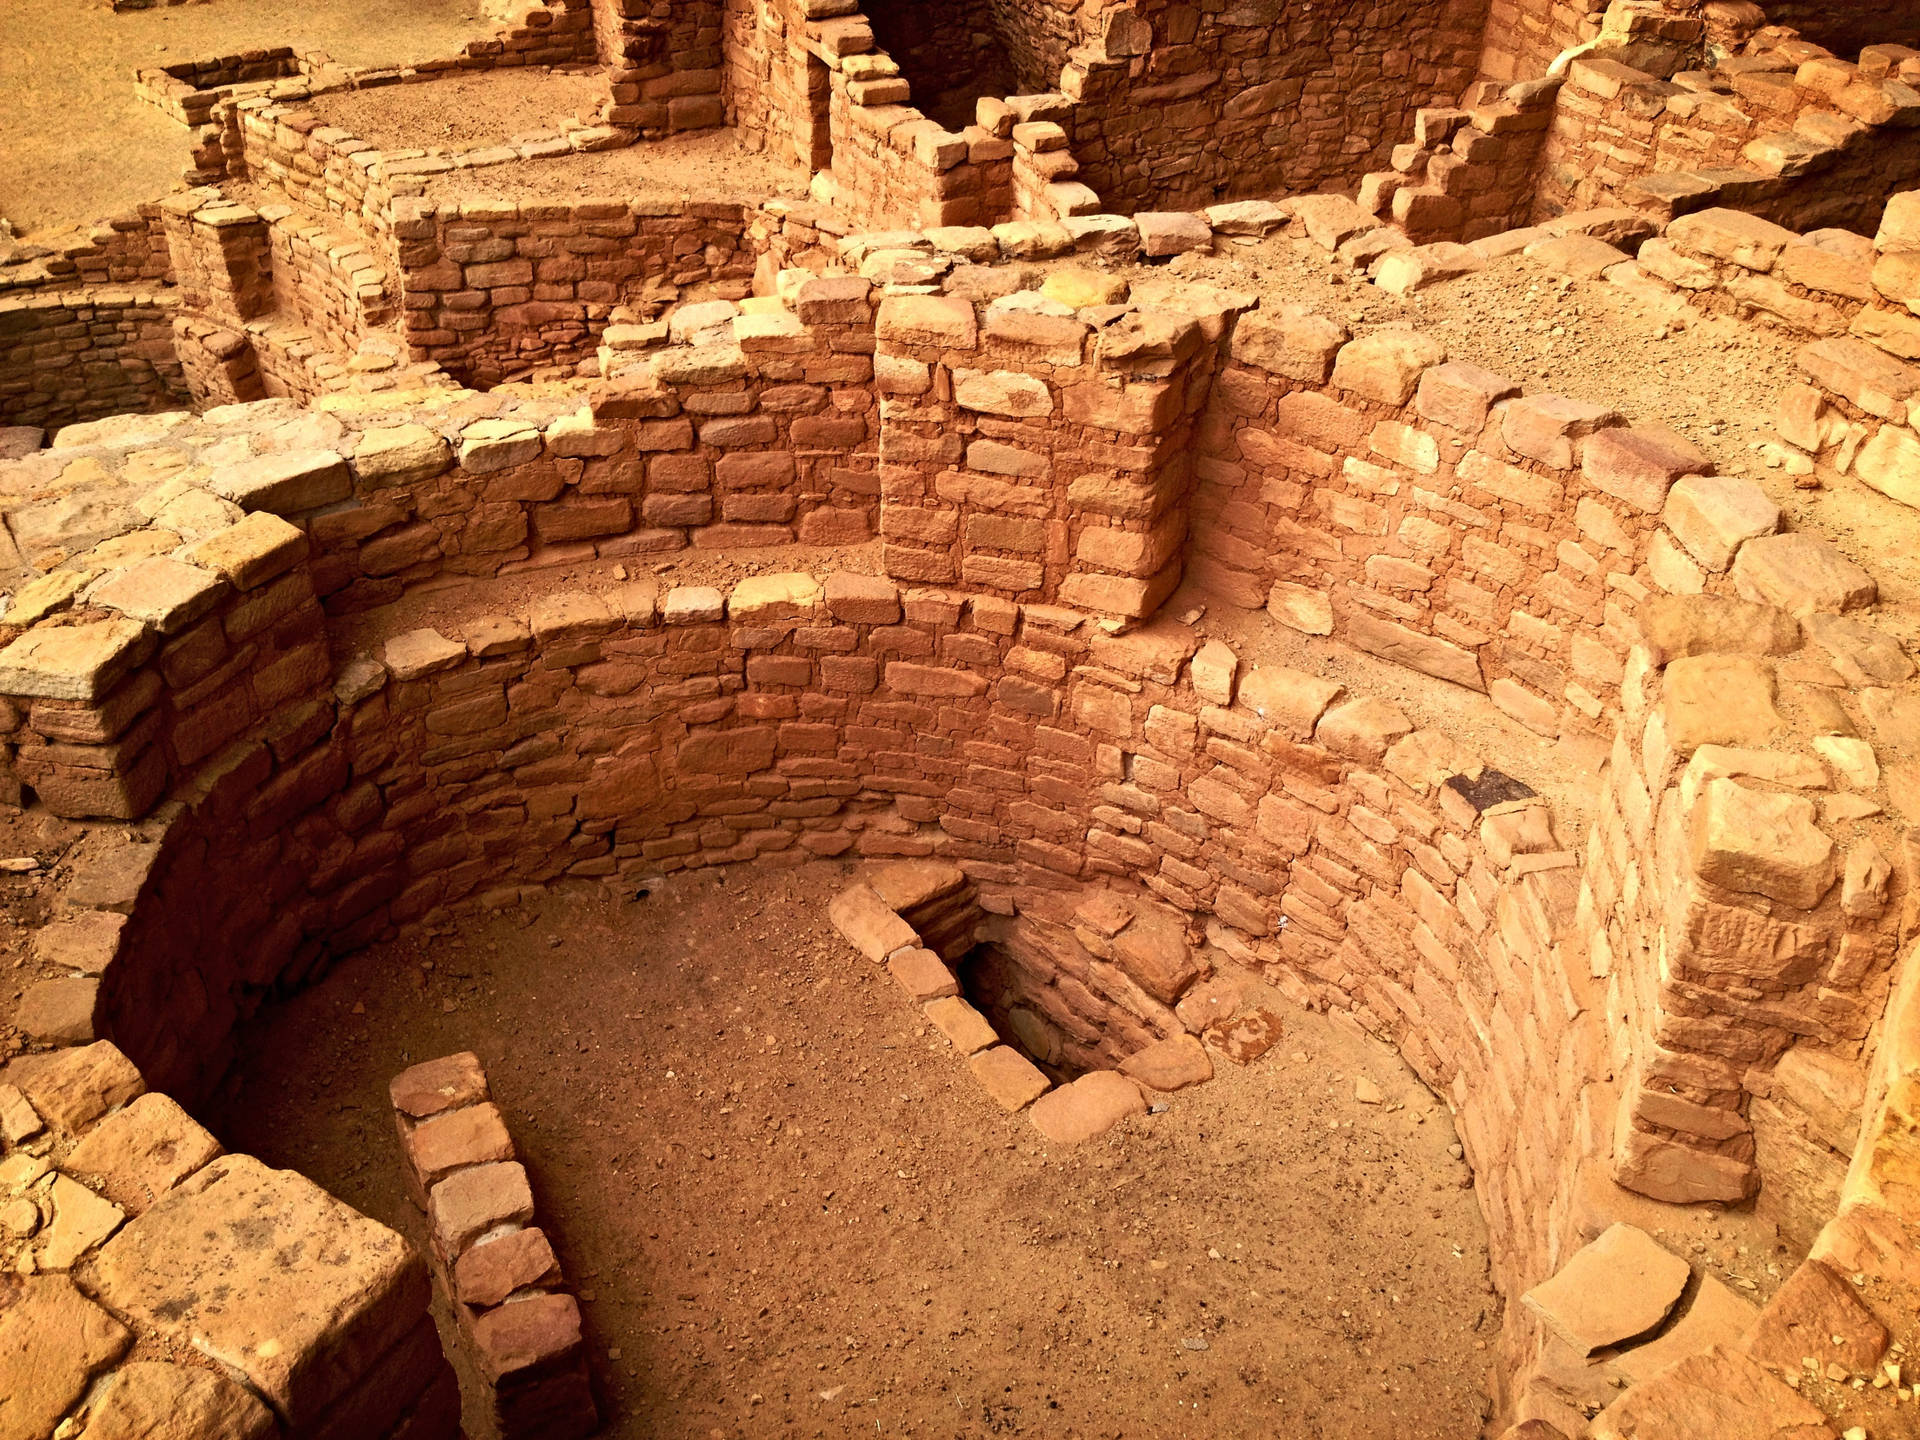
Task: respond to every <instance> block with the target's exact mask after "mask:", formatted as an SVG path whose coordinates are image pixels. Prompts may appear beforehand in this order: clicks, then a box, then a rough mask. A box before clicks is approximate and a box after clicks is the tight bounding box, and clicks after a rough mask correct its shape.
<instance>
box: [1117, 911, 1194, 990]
mask: <svg viewBox="0 0 1920 1440" xmlns="http://www.w3.org/2000/svg"><path fill="white" fill-rule="evenodd" d="M1113 958H1114V961H1115V963H1117V964H1118V965H1119V966H1120V968H1121V969H1122V970H1124V971H1126V972H1127V974H1128V976H1129V977H1130V978H1131V979H1132V980H1133V982H1134V983H1135V984H1136V985H1138V986H1139V987H1140V988H1141V989H1142V990H1144V991H1146V992H1147V993H1148V994H1149V995H1151V996H1152V997H1153V998H1154V999H1156V1000H1158V1001H1159V1002H1160V1003H1161V1004H1162V1005H1171V1004H1173V1003H1174V1002H1175V1001H1177V1000H1178V999H1179V998H1180V996H1181V995H1182V994H1183V993H1185V991H1186V989H1187V987H1188V986H1189V985H1191V984H1192V983H1193V982H1194V981H1195V980H1197V979H1199V978H1200V976H1201V975H1202V974H1204V973H1205V972H1206V966H1205V965H1204V964H1203V963H1202V962H1201V960H1200V958H1199V957H1198V956H1197V955H1195V954H1194V953H1193V949H1192V947H1191V946H1189V945H1188V944H1187V941H1186V936H1185V935H1183V934H1182V933H1181V925H1180V922H1179V921H1178V920H1176V919H1174V918H1173V917H1171V916H1169V915H1165V914H1162V913H1161V912H1160V911H1159V910H1157V909H1152V908H1147V907H1142V909H1141V911H1140V912H1139V913H1138V914H1137V916H1136V918H1135V920H1134V923H1133V924H1131V925H1129V926H1128V927H1127V928H1126V929H1125V930H1123V931H1121V932H1120V934H1119V935H1118V936H1117V937H1116V938H1115V939H1114V942H1113Z"/></svg>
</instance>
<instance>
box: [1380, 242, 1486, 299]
mask: <svg viewBox="0 0 1920 1440" xmlns="http://www.w3.org/2000/svg"><path fill="white" fill-rule="evenodd" d="M1485 265H1486V261H1484V260H1483V259H1481V258H1480V256H1479V254H1478V253H1477V252H1475V251H1473V250H1471V249H1469V248H1468V247H1467V246H1465V245H1461V244H1459V243H1457V242H1455V241H1452V240H1441V241H1436V242H1435V243H1433V244H1431V245H1410V246H1407V247H1406V248H1404V249H1395V250H1389V251H1388V252H1387V253H1386V254H1384V255H1382V256H1381V257H1380V259H1379V260H1378V261H1377V262H1375V264H1374V267H1373V283H1374V284H1375V285H1377V286H1379V287H1380V288H1381V289H1382V290H1384V291H1386V292H1387V293H1388V294H1389V295H1411V294H1413V293H1414V292H1415V291H1416V290H1425V289H1427V288H1429V287H1430V286H1434V285H1438V284H1440V283H1441V282H1442V281H1445V280H1457V279H1458V278H1459V277H1460V276H1462V275H1471V274H1472V273H1473V272H1474V271H1476V270H1479V269H1482V268H1484V267H1485Z"/></svg>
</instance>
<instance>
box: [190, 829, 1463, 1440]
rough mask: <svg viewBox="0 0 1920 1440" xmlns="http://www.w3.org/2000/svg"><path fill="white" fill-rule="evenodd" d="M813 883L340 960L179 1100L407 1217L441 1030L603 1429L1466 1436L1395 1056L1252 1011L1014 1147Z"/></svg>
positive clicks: (1443, 1141)
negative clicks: (409, 1069) (1235, 1050)
mask: <svg viewBox="0 0 1920 1440" xmlns="http://www.w3.org/2000/svg"><path fill="white" fill-rule="evenodd" d="M847 873H848V867H845V866H842V865H838V864H828V863H819V864H814V865H811V866H808V867H805V868H803V869H800V870H792V871H762V872H759V873H750V872H747V871H744V870H742V869H734V870H731V871H729V872H727V873H725V874H715V873H708V874H705V875H701V876H694V877H679V878H675V879H671V880H668V881H665V882H661V883H658V884H656V885H655V886H654V887H653V889H652V893H651V894H650V895H648V896H647V897H645V898H642V899H639V900H637V901H634V902H631V903H624V904H617V905H616V904H613V903H611V902H609V901H607V900H606V899H604V898H601V897H602V896H603V893H604V892H601V891H599V890H597V889H596V890H593V891H590V892H584V891H583V892H573V893H570V894H568V895H564V896H560V897H555V898H552V899H549V900H548V901H547V902H546V903H545V904H544V905H543V906H542V907H541V908H540V909H539V910H538V911H537V912H535V913H528V914H519V913H516V912H512V911H508V912H502V913H499V914H497V915H495V916H493V917H490V918H487V919H484V920H482V919H476V920H473V921H471V922H467V923H462V924H460V925H459V926H458V928H457V929H452V930H450V932H449V933H446V934H443V935H440V936H437V937H435V938H433V939H431V940H428V941H424V942H406V941H403V942H398V943H395V944H391V945H386V946H381V947H378V948H375V949H373V950H369V951H366V952H364V953H362V954H360V955H357V956H354V957H352V958H350V959H348V960H346V961H344V962H343V963H342V964H341V965H340V966H339V967H338V968H337V969H336V970H335V971H334V972H333V973H332V974H331V975H329V976H328V977H327V979H326V980H324V981H323V982H322V983H321V984H320V985H319V986H317V987H316V988H314V989H312V990H309V991H307V992H305V993H304V994H302V995H301V996H299V997H297V998H296V999H294V1000H292V1001H291V1002H289V1003H287V1004H285V1005H283V1006H281V1007H279V1008H277V1009H275V1010H272V1011H270V1012H268V1013H266V1014H264V1015H262V1016H261V1017H259V1019H258V1020H257V1021H256V1022H255V1024H254V1025H253V1026H252V1028H251V1029H250V1030H249V1032H248V1033H247V1035H246V1038H245V1043H244V1045H243V1059H242V1061H241V1064H240V1066H239V1068H238V1070H237V1072H236V1075H235V1078H234V1080H233V1082H232V1084H231V1086H230V1088H229V1090H228V1092H227V1093H226V1094H225V1095H224V1096H223V1097H222V1098H221V1099H220V1100H219V1101H218V1102H217V1103H216V1105H215V1107H214V1113H213V1114H211V1115H210V1116H209V1119H210V1122H211V1123H212V1124H213V1126H214V1128H215V1129H216V1130H217V1131H218V1133H219V1134H220V1135H221V1137H222V1139H223V1140H225V1141H226V1142H227V1143H228V1144H229V1145H230V1146H232V1147H233V1148H235V1149H237V1150H247V1151H252V1152H254V1153H256V1154H258V1155H260V1156H262V1157H263V1158H265V1159H267V1160H268V1161H270V1162H271V1163H274V1164H277V1165H291V1166H294V1167H296V1168H298V1169H300V1170H302V1171H304V1172H305V1173H307V1174H309V1175H311V1176H313V1177H314V1178H315V1179H317V1180H319V1181H320V1182H321V1183H322V1184H324V1185H326V1186H327V1187H328V1188H329V1189H331V1190H333V1191H334V1192H335V1193H336V1194H338V1195H340V1196H341V1197H342V1198H343V1199H345V1200H347V1201H348V1202H349V1203H351V1204H353V1205H356V1206H358V1207H360V1208H362V1209H364V1210H366V1211H367V1212H368V1213H370V1214H372V1215H375V1216H377V1217H378V1218H380V1219H382V1220H385V1221H387V1222H389V1223H392V1224H395V1225H397V1226H398V1227H399V1228H401V1229H402V1230H404V1231H405V1232H406V1233H407V1234H408V1235H409V1236H411V1237H412V1238H413V1239H415V1240H416V1241H419V1240H421V1239H422V1238H423V1230H422V1224H421V1220H420V1217H419V1216H418V1214H417V1213H416V1212H415V1211H414V1210H413V1208H412V1206H411V1204H410V1202H408V1200H407V1199H406V1198H405V1195H404V1193H403V1191H402V1188H401V1183H400V1164H399V1159H398V1156H397V1154H396V1152H395V1145H396V1142H395V1139H394V1136H393V1131H392V1122H391V1120H390V1118H389V1109H388V1104H387V1100H386V1084H387V1081H388V1080H389V1079H390V1078H391V1076H393V1075H394V1074H395V1073H397V1072H398V1071H400V1070H401V1069H403V1068H405V1067H406V1066H407V1065H409V1064H412V1063H414V1062H417V1061H420V1060H423V1059H427V1058H429V1057H432V1056H436V1055H441V1054H445V1053H449V1052H451V1051H455V1050H460V1049H472V1050H474V1051H476V1052H478V1054H479V1055H480V1057H481V1059H482V1060H483V1061H484V1063H485V1064H486V1066H487V1069H488V1072H489V1075H490V1077H491V1080H492V1083H493V1088H494V1092H495V1098H496V1099H497V1100H498V1101H499V1102H500V1104H501V1106H502V1108H503V1109H504V1110H505V1112H506V1114H507V1116H508V1121H509V1124H510V1125H511V1126H512V1128H513V1130H514V1133H515V1137H516V1140H517V1142H518V1143H519V1145H520V1148H521V1150H522V1151H523V1153H524V1155H525V1157H526V1158H527V1160H528V1163H529V1168H530V1169H531V1170H532V1172H533V1175H534V1181H535V1191H536V1195H537V1198H538V1203H539V1205H540V1206H541V1215H542V1219H543V1221H544V1222H545V1223H546V1225H547V1227H548V1228H549V1230H550V1231H552V1232H555V1233H556V1234H557V1238H558V1240H559V1242H560V1244H561V1247H562V1250H563V1259H564V1262H565V1264H566V1267H567V1271H568V1273H569V1275H570V1276H571V1277H573V1280H574V1283H575V1284H576V1285H577V1286H578V1287H579V1288H580V1292H581V1300H582V1305H583V1309H584V1311H585V1314H586V1316H587V1321H588V1325H589V1329H590V1339H591V1344H592V1350H593V1354H594V1357H595V1365H596V1369H597V1371H598V1372H599V1374H600V1376H601V1378H602V1380H603V1381H604V1383H605V1388H606V1394H607V1397H608V1400H609V1402H610V1409H611V1414H612V1423H611V1425H610V1426H609V1428H608V1429H607V1430H606V1431H605V1432H604V1433H606V1434H608V1435H610V1436H617V1437H641V1436H646V1437H678V1436H689V1437H701V1440H706V1437H711V1436H727V1437H731V1436H762V1435H773V1434H795V1435H833V1436H844V1435H853V1434H859V1433H867V1430H866V1427H867V1426H868V1425H872V1427H873V1431H872V1433H874V1434H876V1435H879V1434H884V1435H888V1436H893V1435H939V1436H948V1435H951V1436H956V1437H958V1436H969V1437H970V1436H986V1435H1046V1436H1049V1437H1069V1436H1086V1437H1092V1436H1108V1437H1116V1436H1202V1435H1204V1436H1249V1437H1251V1436H1260V1437H1288V1440H1307V1437H1322V1436H1324V1437H1334V1436H1338V1437H1342V1440H1369V1437H1378V1440H1389V1437H1391V1440H1422V1437H1432V1440H1463V1437H1467V1436H1471V1435H1473V1434H1475V1433H1477V1431H1478V1429H1479V1426H1480V1422H1481V1417H1482V1403H1483V1402H1482V1393H1481V1385H1482V1382H1483V1380H1484V1378H1485V1374H1486V1367H1487V1363H1488V1358H1489V1356H1488V1352H1487V1350H1486V1345H1487V1343H1488V1342H1489V1341H1491V1340H1492V1338H1493V1337H1494V1336H1495V1334H1496V1333H1497V1331H1498V1327H1499V1317H1500V1301H1499V1299H1498V1298H1497V1297H1495V1296H1494V1295H1492V1294H1491V1293H1489V1289H1488V1282H1487V1268H1486V1255H1485V1241H1484V1237H1483V1234H1482V1231H1481V1223H1480V1219H1479V1214H1478V1210H1477V1208H1476V1206H1475V1204H1474V1201H1473V1197H1472V1192H1471V1191H1470V1190H1469V1189H1466V1188H1463V1187H1464V1184H1465V1181H1466V1178H1467V1173H1466V1169H1465V1166H1464V1165H1463V1164H1462V1163H1461V1162H1460V1161H1459V1160H1458V1159H1456V1158H1455V1154H1454V1151H1453V1150H1452V1149H1450V1147H1453V1146H1454V1145H1455V1143H1456V1142H1455V1140H1454V1134H1453V1129H1452V1126H1451V1124H1450V1123H1449V1120H1448V1116H1447V1111H1446V1109H1445V1107H1444V1106H1442V1105H1441V1104H1439V1103H1438V1102H1437V1101H1436V1100H1435V1099H1434V1098H1433V1097H1432V1096H1431V1095H1430V1094H1428V1093H1427V1092H1426V1091H1425V1090H1424V1089H1423V1088H1422V1087H1421V1086H1420V1085H1419V1084H1418V1083H1417V1082H1416V1081H1415V1080H1414V1079H1413V1077H1412V1076H1411V1074H1410V1073H1409V1072H1408V1071H1407V1070H1406V1069H1405V1068H1404V1067H1403V1066H1402V1065H1401V1064H1400V1062H1399V1061H1398V1059H1397V1058H1395V1057H1394V1056H1393V1055H1391V1054H1390V1053H1389V1052H1386V1051H1384V1050H1382V1049H1380V1048H1378V1047H1375V1046H1373V1045H1371V1044H1370V1043H1368V1042H1366V1041H1364V1040H1362V1039H1359V1038H1356V1037H1354V1036H1352V1035H1349V1034H1347V1033H1346V1032H1344V1031H1342V1030H1341V1029H1339V1028H1336V1026H1335V1025H1333V1024H1332V1023H1330V1022H1328V1021H1325V1020H1323V1019H1320V1018H1319V1017H1316V1016H1312V1015H1307V1014H1303V1013H1301V1012H1298V1011H1294V1010H1291V1009H1289V1010H1288V1011H1287V1012H1286V1014H1287V1027H1288V1028H1287V1033H1286V1034H1285V1036H1284V1037H1283V1038H1282V1039H1281V1041H1280V1042H1279V1044H1278V1045H1277V1046H1276V1047H1275V1048H1274V1049H1273V1050H1272V1051H1270V1052H1269V1053H1268V1055H1267V1056H1266V1057H1265V1058H1264V1059H1262V1060H1261V1061H1259V1062H1257V1063H1256V1064H1254V1065H1253V1066H1251V1067H1248V1068H1247V1069H1244V1070H1242V1069H1237V1068H1235V1067H1234V1066H1232V1065H1230V1064H1227V1063H1225V1062H1224V1061H1222V1062H1217V1063H1218V1064H1219V1070H1220V1073H1219V1074H1218V1076H1217V1078H1216V1079H1215V1080H1214V1081H1212V1082H1211V1083H1209V1084H1207V1085H1204V1086H1201V1087H1199V1088H1197V1089H1193V1090H1188V1091H1185V1092H1182V1093H1180V1094H1178V1095H1174V1096H1171V1097H1169V1103H1168V1105H1167V1108H1166V1110H1165V1112H1164V1113H1162V1114H1158V1115H1153V1116H1149V1117H1145V1118H1142V1119H1140V1120H1137V1121H1132V1122H1128V1123H1127V1124H1126V1125H1124V1126H1123V1127H1122V1128H1121V1129H1119V1130H1118V1131H1116V1132H1114V1133H1112V1134H1110V1135H1109V1136H1107V1137H1104V1138H1103V1139H1101V1140H1097V1141H1094V1142H1091V1143H1089V1144H1087V1145H1085V1146H1082V1147H1080V1148H1078V1149H1073V1150H1057V1151H1056V1150H1051V1149H1049V1147H1048V1146H1047V1145H1046V1144H1045V1143H1044V1142H1042V1141H1041V1139H1040V1137H1039V1135H1038V1134H1037V1132H1036V1131H1034V1129H1033V1128H1032V1126H1031V1125H1030V1124H1029V1123H1028V1121H1027V1120H1026V1119H1025V1118H1024V1117H1022V1116H1012V1117H1009V1116H1006V1115H1004V1114H1002V1113H1001V1112H1000V1111H999V1110H998V1109H997V1108H995V1107H994V1106H993V1105H992V1104H991V1102H989V1101H988V1100H987V1099H986V1097H985V1095H984V1094H983V1093H982V1092H981V1091H980V1089H979V1088H978V1086H977V1085H976V1084H975V1082H974V1081H973V1079H972V1078H971V1076H970V1075H969V1074H968V1073H967V1072H966V1070H965V1068H964V1067H963V1066H962V1065H961V1064H960V1063H959V1062H958V1061H956V1060H955V1059H954V1058H953V1056H952V1054H951V1052H950V1051H949V1050H948V1048H947V1045H946V1042H945V1041H944V1040H943V1039H941V1038H940V1036H939V1035H938V1034H937V1032H934V1031H932V1030H931V1029H930V1028H929V1027H928V1026H927V1025H925V1024H924V1023H922V1022H921V1020H920V1017H919V1015H918V1014H917V1012H916V1011H914V1009H913V1008H912V1007H911V1006H910V1005H909V1004H908V1002H907V1001H906V1000H905V998H904V997H903V996H902V995H901V993H900V992H899V990H898V988H897V987H896V986H895V985H894V983H893V982H892V981H891V980H890V979H889V978H888V977H887V976H886V975H885V974H884V973H882V972H881V971H879V970H878V969H877V968H876V967H874V966H872V965H870V964H869V963H868V962H867V961H865V960H863V959H861V958H859V957H858V956H856V955H855V954H854V953H853V952H852V951H851V950H850V949H848V947H847V946H846V945H845V944H844V943H843V942H842V941H840V940H839V939H838V937H837V936H835V935H834V934H833V933H832V931H831V929H830V928H829V927H828V925H827V924H826V921H825V900H826V897H828V896H829V895H831V894H832V893H833V892H834V890H835V889H837V888H838V886H840V885H841V884H844V883H845V882H844V877H845V876H846V874H847ZM1360 1076H1366V1077H1368V1078H1370V1079H1371V1080H1372V1081H1374V1082H1375V1083H1376V1084H1377V1085H1378V1086H1379V1087H1380V1089H1381V1091H1382V1092H1383V1093H1384V1099H1385V1103H1384V1104H1379V1105H1366V1104H1361V1103H1359V1102H1358V1101H1357V1100H1356V1098H1355V1094H1356V1085H1355V1082H1356V1079H1357V1078H1358V1077H1360ZM470 1413H472V1412H471V1411H470Z"/></svg>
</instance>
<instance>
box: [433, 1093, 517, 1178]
mask: <svg viewBox="0 0 1920 1440" xmlns="http://www.w3.org/2000/svg"><path fill="white" fill-rule="evenodd" d="M407 1157H408V1159H410V1160H411V1161H412V1162H413V1169H414V1173H415V1174H416V1175H418V1176H419V1177H420V1183H421V1185H423V1186H425V1187H426V1188H428V1189H432V1188H433V1186H434V1185H436V1184H438V1183H439V1182H440V1181H441V1180H443V1179H445V1178H446V1177H447V1176H448V1175H450V1174H452V1173H453V1172H454V1171H456V1170H460V1169H463V1168H465V1167H466V1166H468V1165H484V1164H490V1163H492V1162H495V1161H500V1160H511V1159H513V1137H512V1136H510V1135H509V1134H507V1123H506V1121H505V1120H503V1119H501V1117H500V1109H499V1107H498V1106H497V1105H493V1104H491V1103H485V1104H479V1105H467V1106H464V1107H462V1108H461V1109H459V1110H449V1111H447V1112H445V1113H444V1114H441V1115H435V1116H434V1117H433V1118H432V1119H430V1120H423V1121H422V1122H421V1123H420V1124H419V1125H417V1126H415V1127H414V1130H413V1133H412V1134H410V1135H409V1136H407Z"/></svg>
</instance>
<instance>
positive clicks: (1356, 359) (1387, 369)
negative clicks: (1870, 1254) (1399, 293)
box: [1332, 330, 1447, 405]
mask: <svg viewBox="0 0 1920 1440" xmlns="http://www.w3.org/2000/svg"><path fill="white" fill-rule="evenodd" d="M1446 358H1447V347H1446V346H1445V345H1442V344H1441V343H1440V342H1439V341H1438V340H1435V339H1434V338H1433V337H1432V336H1430V335H1419V334H1414V333H1412V332H1409V331H1402V330H1382V331H1378V332H1376V333H1375V334H1372V335H1368V336H1365V337H1363V338H1361V339H1359V340H1353V341H1350V342H1348V343H1347V344H1346V345H1344V346H1342V347H1341V349H1340V353H1339V355H1338V356H1337V357H1336V358H1335V360H1334V363H1333V377H1332V383H1333V385H1334V386H1335V387H1336V388H1337V389H1341V390H1351V391H1352V392H1353V393H1354V394H1356V395H1362V396H1364V397H1366V398H1367V399H1369V400H1378V401H1379V402H1380V403H1381V404H1383V405H1405V404H1406V403H1407V402H1408V401H1409V400H1411V399H1412V398H1413V393H1414V390H1415V389H1416V388H1417V386H1418V385H1419V383H1420V376H1421V374H1422V373H1423V372H1424V371H1426V370H1427V369H1429V368H1430V367H1432V366H1434V365H1438V364H1440V363H1441V362H1442V361H1444V360H1445V359H1446Z"/></svg>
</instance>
